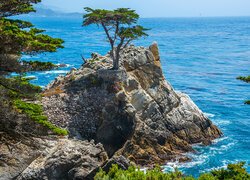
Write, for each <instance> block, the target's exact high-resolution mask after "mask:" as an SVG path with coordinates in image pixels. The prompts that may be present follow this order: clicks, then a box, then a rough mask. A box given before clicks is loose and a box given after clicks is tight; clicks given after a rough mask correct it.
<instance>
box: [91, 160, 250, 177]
mask: <svg viewBox="0 0 250 180" xmlns="http://www.w3.org/2000/svg"><path fill="white" fill-rule="evenodd" d="M244 165H245V163H243V162H240V163H238V164H229V165H228V167H227V169H219V170H213V171H211V172H209V173H205V174H202V175H201V176H200V177H198V178H197V179H198V180H249V179H250V174H249V173H248V172H247V171H246V169H245V168H244ZM94 179H95V180H194V179H195V178H194V177H192V176H185V175H184V174H182V173H181V172H180V171H178V170H177V169H175V171H174V172H168V173H164V172H162V171H161V168H160V167H156V168H154V169H152V170H147V171H146V172H145V173H144V172H143V171H140V170H139V168H136V167H134V166H131V167H129V168H128V170H122V169H120V168H119V167H118V165H112V167H111V168H110V170H109V172H108V173H106V172H105V171H103V170H102V169H100V171H99V172H98V173H97V174H96V176H95V178H94Z"/></svg>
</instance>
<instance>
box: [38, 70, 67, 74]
mask: <svg viewBox="0 0 250 180" xmlns="http://www.w3.org/2000/svg"><path fill="white" fill-rule="evenodd" d="M67 72H68V71H66V70H54V71H44V72H41V73H40V74H66V73H67Z"/></svg>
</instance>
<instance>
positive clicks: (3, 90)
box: [0, 0, 63, 130]
mask: <svg viewBox="0 0 250 180" xmlns="http://www.w3.org/2000/svg"><path fill="white" fill-rule="evenodd" d="M40 1H41V0H0V126H1V129H3V130H5V129H8V128H7V126H9V125H8V124H11V127H12V128H13V127H14V126H15V125H16V124H17V123H16V122H15V119H16V115H17V114H18V113H20V112H21V111H20V110H19V111H17V110H15V109H17V108H13V105H14V104H15V102H21V99H22V98H25V99H35V98H36V97H37V95H38V93H39V92H40V91H41V88H40V87H38V86H35V85H32V84H31V83H29V79H28V78H25V77H23V73H25V72H26V71H27V69H28V68H27V63H26V64H25V63H23V62H22V61H21V57H22V55H23V54H29V55H35V54H37V53H43V52H55V51H56V50H57V48H62V47H63V46H62V43H63V40H61V39H58V38H52V37H50V36H48V35H46V34H42V33H43V32H44V31H43V30H40V29H37V28H35V27H34V26H33V25H32V23H30V22H27V21H23V20H18V19H17V17H15V18H11V17H12V16H17V15H20V14H27V13H30V12H34V11H35V9H34V8H33V5H34V4H36V3H39V2H40ZM36 64H38V63H36ZM29 70H30V69H29ZM13 72H15V73H18V74H19V76H16V77H13V76H9V75H10V74H11V73H13ZM19 104H20V103H19ZM23 104H25V103H23ZM25 105H27V107H28V105H29V106H32V105H30V104H25ZM33 107H35V105H34V106H32V108H31V109H34V108H33ZM23 112H24V111H23ZM28 112H29V113H30V112H31V111H28ZM30 114H31V113H30ZM36 116H37V114H36ZM30 117H31V116H28V118H30ZM32 117H33V116H32ZM40 117H42V118H43V119H44V117H43V116H40ZM31 119H32V118H31ZM39 122H42V123H43V125H44V124H46V123H47V122H46V123H45V121H40V119H39ZM47 125H48V123H47ZM48 127H53V126H48ZM13 129H14V128H13ZM52 129H53V128H52ZM54 129H55V128H54Z"/></svg>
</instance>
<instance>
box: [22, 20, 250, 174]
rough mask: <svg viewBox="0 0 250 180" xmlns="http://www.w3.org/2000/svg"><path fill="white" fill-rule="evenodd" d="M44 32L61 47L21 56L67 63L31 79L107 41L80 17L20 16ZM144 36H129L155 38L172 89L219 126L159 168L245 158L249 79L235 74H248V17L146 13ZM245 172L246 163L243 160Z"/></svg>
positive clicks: (190, 170) (45, 79)
mask: <svg viewBox="0 0 250 180" xmlns="http://www.w3.org/2000/svg"><path fill="white" fill-rule="evenodd" d="M24 19H26V20H29V21H31V22H33V23H34V24H35V25H36V27H38V28H42V29H45V30H46V33H47V34H49V35H51V36H53V37H58V38H62V39H64V40H65V43H64V46H65V48H64V49H59V50H58V52H56V53H46V54H40V55H36V56H33V57H30V56H27V55H24V56H23V59H26V60H41V61H51V62H53V63H56V64H57V63H60V64H67V67H65V68H61V69H58V70H53V71H45V72H33V73H29V74H28V75H29V76H35V77H36V79H35V80H33V81H32V82H33V83H35V84H37V85H40V86H43V87H44V86H46V85H47V84H48V83H49V82H50V81H52V80H53V79H54V78H55V77H57V76H58V75H63V74H65V73H66V72H68V71H69V70H70V69H71V68H73V67H76V68H78V67H79V66H80V65H81V64H82V63H83V62H82V59H81V55H83V56H84V57H85V58H89V57H90V54H91V53H92V52H97V53H99V54H103V55H104V54H106V52H107V51H108V50H109V45H108V43H107V42H106V40H105V36H104V33H103V31H102V29H101V28H98V27H96V26H89V27H82V26H81V24H82V19H81V17H79V18H78V17H68V18H67V17H43V18H38V17H25V18H24ZM140 24H142V25H144V26H145V27H146V28H150V30H149V31H148V34H149V37H147V38H145V39H140V40H138V41H136V42H134V44H135V45H138V46H149V45H150V44H151V43H152V42H154V41H156V42H158V45H159V48H160V55H161V62H162V67H163V71H164V74H165V77H166V79H167V80H168V81H169V82H170V83H171V84H172V85H173V87H174V89H175V90H177V91H181V92H184V93H186V94H188V95H189V96H190V97H191V98H192V99H193V101H194V102H195V103H196V104H197V105H198V106H199V107H200V109H201V110H202V111H203V112H205V113H206V115H207V116H208V117H209V118H210V119H211V120H212V121H213V122H214V123H215V124H216V125H217V126H219V128H220V129H221V130H222V131H223V133H224V136H223V137H222V138H220V139H217V140H215V141H214V142H213V144H212V145H211V146H208V147H204V146H200V145H194V148H195V150H196V151H197V152H196V153H194V154H191V153H190V154H187V155H188V156H189V157H191V158H192V159H193V161H192V162H189V163H177V162H174V161H173V162H171V163H168V164H166V165H165V166H164V168H165V170H166V171H168V170H171V169H173V167H176V166H177V167H178V168H179V169H180V170H181V171H182V172H184V173H185V174H191V175H194V176H197V175H198V174H200V173H203V172H206V171H209V170H211V169H216V168H222V167H226V165H227V164H229V163H236V162H239V161H245V162H247V163H250V105H244V100H247V99H250V84H247V83H244V82H241V81H239V80H236V77H237V76H241V75H243V76H244V75H245V76H246V75H250V17H227V18H152V19H151V18H148V19H140ZM247 168H248V171H249V172H250V166H247Z"/></svg>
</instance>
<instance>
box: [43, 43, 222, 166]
mask: <svg viewBox="0 0 250 180" xmlns="http://www.w3.org/2000/svg"><path fill="white" fill-rule="evenodd" d="M111 66H112V61H111V60H110V57H109V56H108V55H107V56H104V57H101V56H98V55H95V56H94V57H93V58H92V59H90V60H89V61H88V62H87V63H86V64H85V65H83V66H82V67H81V68H80V69H78V70H72V71H71V72H70V73H68V74H67V75H66V76H65V77H59V78H57V79H56V80H55V81H54V82H53V83H51V84H50V85H49V86H48V87H47V89H46V91H45V92H44V96H45V97H44V98H43V105H44V108H45V113H46V114H47V115H48V117H49V119H50V121H52V122H53V123H55V124H57V125H58V126H61V127H64V128H68V130H69V131H70V136H72V137H77V138H79V139H83V140H84V139H88V140H91V139H94V140H95V141H96V142H101V143H102V144H103V145H104V148H105V150H106V151H107V152H108V155H109V156H112V155H114V154H115V155H123V156H125V157H127V158H129V159H130V160H132V161H134V162H135V163H137V164H140V165H149V164H152V163H164V162H165V161H169V160H172V159H176V158H181V159H182V160H183V159H185V158H183V155H182V153H184V152H188V151H193V149H192V147H191V145H192V144H194V143H202V142H204V144H205V143H206V144H207V142H210V141H211V140H213V139H215V138H218V137H220V136H221V135H222V133H221V131H220V130H219V129H218V128H217V127H216V126H214V125H213V124H212V123H211V121H210V120H209V119H208V118H207V117H205V116H204V115H203V113H202V112H201V111H200V110H199V108H198V107H197V106H196V105H195V104H194V103H193V102H192V100H191V99H190V98H189V97H188V96H187V95H185V94H182V93H177V92H175V91H174V89H173V88H172V87H171V85H170V84H169V83H168V82H167V81H166V80H165V78H164V76H163V73H162V69H161V65H160V57H159V51H158V47H157V45H156V44H153V45H152V46H150V48H149V49H146V48H142V47H134V46H131V47H129V48H126V49H124V50H123V52H122V53H121V65H120V66H121V67H120V70H117V71H113V70H110V67H111Z"/></svg>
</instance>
